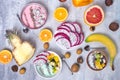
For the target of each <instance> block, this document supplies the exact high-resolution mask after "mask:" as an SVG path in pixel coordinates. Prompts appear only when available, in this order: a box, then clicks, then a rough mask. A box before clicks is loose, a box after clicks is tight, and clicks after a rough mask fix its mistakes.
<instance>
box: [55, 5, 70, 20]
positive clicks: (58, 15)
mask: <svg viewBox="0 0 120 80" xmlns="http://www.w3.org/2000/svg"><path fill="white" fill-rule="evenodd" d="M67 17H68V11H67V10H66V9H65V8H64V7H59V8H57V9H56V10H55V11H54V18H55V19H56V20H57V21H60V22H62V21H65V20H66V19H67Z"/></svg>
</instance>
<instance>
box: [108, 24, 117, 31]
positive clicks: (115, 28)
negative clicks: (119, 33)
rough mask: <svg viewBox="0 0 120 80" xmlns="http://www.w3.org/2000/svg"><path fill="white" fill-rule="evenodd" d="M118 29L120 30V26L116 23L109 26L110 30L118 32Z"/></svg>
mask: <svg viewBox="0 0 120 80" xmlns="http://www.w3.org/2000/svg"><path fill="white" fill-rule="evenodd" d="M118 28H119V24H118V23H116V22H112V23H111V24H110V25H109V29H110V30H111V31H116V30H118Z"/></svg>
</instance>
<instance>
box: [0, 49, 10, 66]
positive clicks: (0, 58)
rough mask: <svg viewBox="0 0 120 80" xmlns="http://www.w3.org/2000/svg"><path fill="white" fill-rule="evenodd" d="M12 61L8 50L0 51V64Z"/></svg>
mask: <svg viewBox="0 0 120 80" xmlns="http://www.w3.org/2000/svg"><path fill="white" fill-rule="evenodd" d="M11 60H12V54H11V52H10V51H8V50H2V51H0V63H2V64H8V63H9V62H10V61H11Z"/></svg>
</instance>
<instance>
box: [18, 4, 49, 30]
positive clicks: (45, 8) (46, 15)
mask: <svg viewBox="0 0 120 80" xmlns="http://www.w3.org/2000/svg"><path fill="white" fill-rule="evenodd" d="M30 5H40V6H42V8H44V10H45V13H46V19H45V22H44V24H45V23H46V21H47V18H48V11H47V9H46V8H45V7H44V6H43V5H42V4H40V3H37V2H32V3H28V4H26V5H25V6H24V7H23V8H22V11H21V13H20V19H21V23H22V24H23V25H25V27H27V28H29V29H39V28H41V27H42V26H43V25H44V24H42V25H41V26H39V27H35V28H30V27H29V26H28V25H26V24H25V23H24V21H23V19H22V15H23V12H24V10H25V9H26V8H27V7H28V6H30Z"/></svg>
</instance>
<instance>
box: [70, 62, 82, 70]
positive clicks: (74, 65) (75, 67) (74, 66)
mask: <svg viewBox="0 0 120 80" xmlns="http://www.w3.org/2000/svg"><path fill="white" fill-rule="evenodd" d="M79 69H80V65H79V64H77V63H74V64H73V65H72V67H71V71H72V72H78V71H79Z"/></svg>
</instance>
